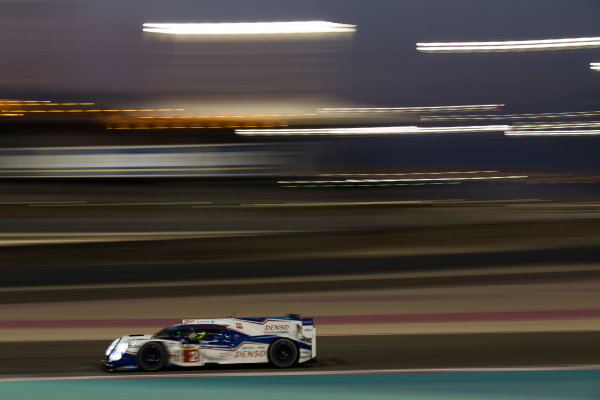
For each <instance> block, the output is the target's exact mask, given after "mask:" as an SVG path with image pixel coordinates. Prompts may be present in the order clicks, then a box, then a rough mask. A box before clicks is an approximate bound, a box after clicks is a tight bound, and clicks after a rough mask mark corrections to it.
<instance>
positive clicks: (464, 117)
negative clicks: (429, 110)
mask: <svg viewBox="0 0 600 400" xmlns="http://www.w3.org/2000/svg"><path fill="white" fill-rule="evenodd" d="M598 115H600V111H573V112H558V113H539V114H504V115H497V114H487V115H477V114H471V115H431V116H422V117H421V121H460V120H462V121H466V120H505V119H540V118H544V119H546V118H572V117H594V116H598Z"/></svg>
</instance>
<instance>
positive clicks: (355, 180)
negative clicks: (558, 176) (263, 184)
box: [277, 175, 528, 184]
mask: <svg viewBox="0 0 600 400" xmlns="http://www.w3.org/2000/svg"><path fill="white" fill-rule="evenodd" d="M527 177H528V176H527V175H505V176H454V177H449V178H399V179H393V178H390V179H370V178H348V179H343V180H314V181H277V183H280V184H297V183H298V184H324V183H325V184H326V183H387V182H434V181H472V180H478V181H484V180H495V179H526V178H527Z"/></svg>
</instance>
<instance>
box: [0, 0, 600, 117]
mask: <svg viewBox="0 0 600 400" xmlns="http://www.w3.org/2000/svg"><path fill="white" fill-rule="evenodd" d="M286 20H327V21H332V22H341V23H351V24H356V25H358V31H357V33H356V34H355V35H354V37H353V38H352V39H351V43H346V44H344V46H346V47H347V48H348V51H347V53H346V54H345V55H344V57H343V60H342V61H341V64H343V65H341V66H340V65H338V67H339V68H340V70H341V73H340V77H339V80H340V82H338V83H340V84H339V85H337V86H335V88H332V87H327V88H324V90H326V91H329V92H333V93H331V94H333V95H335V96H338V97H341V98H342V99H347V100H348V102H349V103H362V104H371V105H382V106H384V105H387V106H419V105H447V104H481V103H505V104H507V107H506V111H508V112H511V111H516V112H519V111H523V112H527V111H530V112H539V111H557V110H576V109H595V108H597V107H599V106H600V105H599V104H598V95H599V94H600V73H598V72H594V71H591V70H590V69H589V63H590V62H593V61H600V49H592V50H574V51H562V52H533V53H516V54H509V53H500V54H459V55H439V54H420V53H418V52H417V51H416V49H415V44H416V42H427V41H453V40H456V41H475V40H525V39H544V38H561V37H583V36H600V23H599V22H600V1H598V0H568V1H567V0H503V1H491V0H454V1H450V0H413V1H406V0H394V1H391V0H368V1H367V0H254V1H242V0H237V1H231V0H230V1H228V0H221V1H200V0H170V1H164V0H125V1H123V0H101V1H100V0H98V1H92V0H46V1H44V0H37V1H30V0H0V51H1V56H0V76H2V78H0V92H4V93H5V94H6V95H7V96H8V95H10V96H15V95H21V96H27V95H33V94H36V95H40V94H46V95H62V94H65V93H68V94H73V95H83V94H85V95H88V96H89V95H91V96H92V97H93V95H94V94H107V93H108V94H113V95H118V94H120V93H127V94H135V93H144V91H146V90H147V88H146V87H145V84H144V82H143V81H142V80H141V79H140V72H141V71H142V69H143V68H144V67H145V63H147V58H145V56H144V54H143V52H144V50H143V49H144V38H143V34H142V32H141V25H142V23H143V22H254V21H286ZM293 94H294V93H291V95H293ZM4 97H6V96H4Z"/></svg>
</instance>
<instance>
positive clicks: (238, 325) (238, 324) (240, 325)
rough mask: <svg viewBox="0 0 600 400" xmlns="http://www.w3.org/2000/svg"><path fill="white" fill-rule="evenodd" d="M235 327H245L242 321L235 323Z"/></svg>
mask: <svg viewBox="0 0 600 400" xmlns="http://www.w3.org/2000/svg"><path fill="white" fill-rule="evenodd" d="M235 329H244V327H243V326H242V323H241V322H236V323H235Z"/></svg>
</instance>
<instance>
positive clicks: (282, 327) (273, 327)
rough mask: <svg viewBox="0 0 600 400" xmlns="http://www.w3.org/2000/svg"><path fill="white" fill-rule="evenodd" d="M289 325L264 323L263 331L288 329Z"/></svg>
mask: <svg viewBox="0 0 600 400" xmlns="http://www.w3.org/2000/svg"><path fill="white" fill-rule="evenodd" d="M289 330H290V326H289V325H287V324H285V325H265V331H289Z"/></svg>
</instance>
